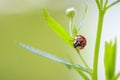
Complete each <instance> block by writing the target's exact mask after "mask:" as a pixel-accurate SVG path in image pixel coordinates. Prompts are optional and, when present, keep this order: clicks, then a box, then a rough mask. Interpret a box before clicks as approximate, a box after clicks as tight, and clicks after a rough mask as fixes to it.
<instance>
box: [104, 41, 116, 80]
mask: <svg viewBox="0 0 120 80" xmlns="http://www.w3.org/2000/svg"><path fill="white" fill-rule="evenodd" d="M116 45H117V42H116V39H115V43H113V42H112V41H110V42H109V43H108V42H106V43H105V56H104V66H105V74H106V80H111V79H112V78H113V77H114V76H115V62H116Z"/></svg>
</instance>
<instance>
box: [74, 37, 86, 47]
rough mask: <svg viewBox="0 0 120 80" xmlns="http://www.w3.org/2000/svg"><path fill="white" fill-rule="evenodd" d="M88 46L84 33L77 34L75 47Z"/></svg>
mask: <svg viewBox="0 0 120 80" xmlns="http://www.w3.org/2000/svg"><path fill="white" fill-rule="evenodd" d="M85 46H86V39H85V37H84V36H82V35H76V36H75V38H74V48H77V47H78V48H79V49H83V48H84V47H85Z"/></svg>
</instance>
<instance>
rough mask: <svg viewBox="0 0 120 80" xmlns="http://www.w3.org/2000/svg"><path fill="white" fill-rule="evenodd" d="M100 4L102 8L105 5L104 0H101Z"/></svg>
mask: <svg viewBox="0 0 120 80" xmlns="http://www.w3.org/2000/svg"><path fill="white" fill-rule="evenodd" d="M100 6H101V9H102V7H103V0H100Z"/></svg>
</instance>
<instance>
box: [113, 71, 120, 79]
mask: <svg viewBox="0 0 120 80" xmlns="http://www.w3.org/2000/svg"><path fill="white" fill-rule="evenodd" d="M119 77H120V72H119V73H118V74H117V75H116V76H115V77H114V78H113V79H112V80H117V79H118V78H119Z"/></svg>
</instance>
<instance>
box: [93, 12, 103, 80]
mask: <svg viewBox="0 0 120 80" xmlns="http://www.w3.org/2000/svg"><path fill="white" fill-rule="evenodd" d="M103 19H104V11H102V10H99V17H98V29H97V35H96V43H95V51H94V63H93V80H97V73H98V56H99V48H100V40H101V33H102V25H103Z"/></svg>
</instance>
